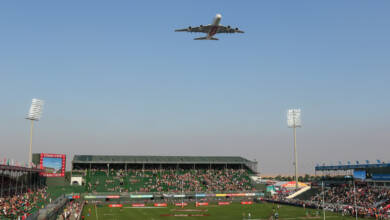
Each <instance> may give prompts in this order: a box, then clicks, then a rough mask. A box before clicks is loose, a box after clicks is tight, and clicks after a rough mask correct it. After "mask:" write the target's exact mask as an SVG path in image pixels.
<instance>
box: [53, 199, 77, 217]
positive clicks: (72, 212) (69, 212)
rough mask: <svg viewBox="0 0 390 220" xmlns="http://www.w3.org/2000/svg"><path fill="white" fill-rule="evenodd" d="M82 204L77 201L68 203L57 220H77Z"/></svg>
mask: <svg viewBox="0 0 390 220" xmlns="http://www.w3.org/2000/svg"><path fill="white" fill-rule="evenodd" d="M82 208H83V206H82V203H81V202H80V201H77V200H73V201H70V202H69V203H68V204H67V205H66V207H65V208H64V211H63V212H62V214H61V215H59V216H58V218H57V220H65V219H69V220H78V219H79V216H80V215H81V211H82Z"/></svg>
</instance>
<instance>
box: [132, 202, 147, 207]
mask: <svg viewBox="0 0 390 220" xmlns="http://www.w3.org/2000/svg"><path fill="white" fill-rule="evenodd" d="M131 206H132V207H145V204H144V203H134V204H131Z"/></svg>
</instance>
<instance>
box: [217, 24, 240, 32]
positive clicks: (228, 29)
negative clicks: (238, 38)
mask: <svg viewBox="0 0 390 220" xmlns="http://www.w3.org/2000/svg"><path fill="white" fill-rule="evenodd" d="M217 33H244V31H242V30H240V29H238V28H232V27H230V26H223V25H220V26H218V31H217Z"/></svg>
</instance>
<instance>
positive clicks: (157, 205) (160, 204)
mask: <svg viewBox="0 0 390 220" xmlns="http://www.w3.org/2000/svg"><path fill="white" fill-rule="evenodd" d="M154 206H155V207H167V206H168V205H167V204H166V203H154Z"/></svg>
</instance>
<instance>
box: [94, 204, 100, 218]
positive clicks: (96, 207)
mask: <svg viewBox="0 0 390 220" xmlns="http://www.w3.org/2000/svg"><path fill="white" fill-rule="evenodd" d="M95 213H96V220H99V217H98V214H97V206H96V205H95Z"/></svg>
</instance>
